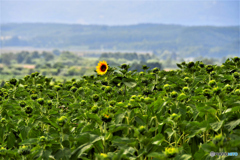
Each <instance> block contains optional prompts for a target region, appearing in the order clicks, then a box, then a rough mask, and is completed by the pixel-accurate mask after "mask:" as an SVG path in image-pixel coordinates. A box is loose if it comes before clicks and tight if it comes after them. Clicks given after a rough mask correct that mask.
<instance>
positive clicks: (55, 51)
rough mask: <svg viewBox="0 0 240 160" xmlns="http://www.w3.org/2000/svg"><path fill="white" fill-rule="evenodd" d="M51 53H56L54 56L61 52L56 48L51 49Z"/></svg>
mask: <svg viewBox="0 0 240 160" xmlns="http://www.w3.org/2000/svg"><path fill="white" fill-rule="evenodd" d="M52 53H53V54H54V55H56V56H59V55H60V54H61V52H60V51H59V50H57V49H54V50H53V51H52Z"/></svg>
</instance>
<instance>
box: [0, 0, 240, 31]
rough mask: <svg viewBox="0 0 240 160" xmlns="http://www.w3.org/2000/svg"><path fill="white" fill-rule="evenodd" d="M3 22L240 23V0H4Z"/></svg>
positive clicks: (193, 24)
mask: <svg viewBox="0 0 240 160" xmlns="http://www.w3.org/2000/svg"><path fill="white" fill-rule="evenodd" d="M0 5H1V6H0V7H1V8H0V9H1V23H24V22H30V23H32V22H41V23H69V24H101V25H131V24H139V23H160V24H180V25H187V26H195V25H214V26H232V25H239V22H240V20H239V16H240V11H239V10H240V2H239V0H233V1H231V0H224V1H223V0H188V1H187V0H174V1H173V0H148V1H146V0H121V1H119V0H88V1H82V0H69V1H67V0H61V1H60V0H1V3H0Z"/></svg>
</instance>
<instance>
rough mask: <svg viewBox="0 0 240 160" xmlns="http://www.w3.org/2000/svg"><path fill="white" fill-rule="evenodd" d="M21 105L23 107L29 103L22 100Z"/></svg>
mask: <svg viewBox="0 0 240 160" xmlns="http://www.w3.org/2000/svg"><path fill="white" fill-rule="evenodd" d="M19 105H20V106H21V107H22V108H23V107H25V106H26V105H27V104H26V102H25V101H22V102H20V103H19Z"/></svg>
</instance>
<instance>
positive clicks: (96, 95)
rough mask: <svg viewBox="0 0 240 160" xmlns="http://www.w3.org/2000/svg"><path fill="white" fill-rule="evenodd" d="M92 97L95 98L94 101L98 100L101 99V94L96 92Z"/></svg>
mask: <svg viewBox="0 0 240 160" xmlns="http://www.w3.org/2000/svg"><path fill="white" fill-rule="evenodd" d="M92 98H93V100H94V102H97V101H98V100H99V95H98V94H94V95H93V97H92Z"/></svg>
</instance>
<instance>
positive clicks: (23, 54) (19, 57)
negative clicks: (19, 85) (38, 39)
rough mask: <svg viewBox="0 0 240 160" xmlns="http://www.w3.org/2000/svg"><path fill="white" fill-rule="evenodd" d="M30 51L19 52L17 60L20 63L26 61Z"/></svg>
mask: <svg viewBox="0 0 240 160" xmlns="http://www.w3.org/2000/svg"><path fill="white" fill-rule="evenodd" d="M29 54H30V53H29V52H27V51H22V52H20V53H17V54H16V56H17V62H18V63H22V62H23V61H24V59H25V58H26V57H27V56H28V55H29Z"/></svg>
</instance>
